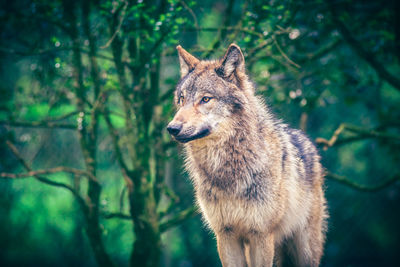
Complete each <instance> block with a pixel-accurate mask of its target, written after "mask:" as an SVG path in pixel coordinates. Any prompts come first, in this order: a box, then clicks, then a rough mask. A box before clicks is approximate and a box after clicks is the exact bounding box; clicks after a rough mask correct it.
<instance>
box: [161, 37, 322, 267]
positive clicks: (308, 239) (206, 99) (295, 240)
mask: <svg viewBox="0 0 400 267" xmlns="http://www.w3.org/2000/svg"><path fill="white" fill-rule="evenodd" d="M177 49H178V54H179V60H180V67H181V80H180V82H179V84H178V85H177V88H176V92H175V103H176V105H177V113H176V115H175V117H174V119H173V120H172V121H171V122H170V123H169V125H168V127H167V129H168V131H169V132H170V133H171V134H172V135H173V136H174V137H175V139H176V140H178V141H179V142H182V143H184V150H185V153H186V169H187V170H188V172H189V173H190V176H191V178H192V180H193V183H194V186H195V191H196V199H197V203H198V205H199V207H200V209H201V212H202V214H203V216H204V219H205V221H206V222H207V224H208V226H209V227H210V228H211V229H212V230H213V232H214V233H215V235H216V239H217V246H218V252H219V256H220V259H221V262H222V264H223V266H224V267H227V266H229V267H230V266H257V267H258V266H272V264H273V263H275V264H276V265H278V266H280V265H282V264H283V259H284V257H283V256H282V255H291V256H292V258H293V260H292V263H294V264H295V265H298V266H318V265H319V263H320V259H321V256H322V253H323V245H324V239H325V228H326V227H325V224H326V218H327V212H326V208H325V207H326V204H325V198H324V194H323V190H322V188H323V168H322V166H321V164H320V162H319V161H320V157H319V155H318V152H317V150H316V148H315V146H314V145H313V144H312V142H311V141H310V140H309V139H308V138H307V137H306V136H305V135H304V134H303V133H302V132H301V131H299V130H294V129H291V128H289V127H288V126H287V125H285V124H282V123H281V121H279V120H277V119H275V118H274V116H273V115H272V114H271V112H270V111H269V110H268V108H267V107H266V105H265V104H264V102H263V100H262V99H261V98H260V97H258V96H256V95H255V89H254V87H253V84H252V83H251V82H250V81H249V79H248V77H247V75H246V73H245V64H244V57H243V54H242V52H241V50H240V48H239V47H238V46H237V45H234V44H232V45H231V46H230V47H229V48H228V51H227V52H226V54H225V56H224V57H223V58H222V59H221V60H218V61H200V60H198V59H197V58H195V57H194V56H192V55H191V54H189V53H188V52H187V51H185V50H184V49H183V48H182V47H180V46H178V47H177ZM284 250H285V251H284Z"/></svg>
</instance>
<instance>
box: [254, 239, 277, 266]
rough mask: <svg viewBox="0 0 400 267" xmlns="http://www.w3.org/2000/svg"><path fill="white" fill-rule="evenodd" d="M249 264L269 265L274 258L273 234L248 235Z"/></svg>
mask: <svg viewBox="0 0 400 267" xmlns="http://www.w3.org/2000/svg"><path fill="white" fill-rule="evenodd" d="M249 243H250V244H249V245H250V266H251V267H261V266H262V267H270V266H272V263H273V259H274V249H275V246H274V236H273V235H272V234H268V235H264V234H261V233H260V234H254V235H251V237H249Z"/></svg>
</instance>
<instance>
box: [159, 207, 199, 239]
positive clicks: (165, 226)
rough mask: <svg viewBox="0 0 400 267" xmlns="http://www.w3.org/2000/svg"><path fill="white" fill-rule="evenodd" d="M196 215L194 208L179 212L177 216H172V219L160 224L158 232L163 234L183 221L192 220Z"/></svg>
mask: <svg viewBox="0 0 400 267" xmlns="http://www.w3.org/2000/svg"><path fill="white" fill-rule="evenodd" d="M197 214H198V211H197V208H196V207H190V208H188V209H185V210H183V211H181V212H179V213H178V214H176V215H175V216H173V217H172V218H170V219H169V220H167V221H165V222H163V223H161V224H160V232H161V233H163V232H165V231H167V230H169V229H171V228H172V227H175V226H177V225H179V224H181V223H182V222H183V221H185V220H187V219H190V218H193V217H194V216H196V215H197Z"/></svg>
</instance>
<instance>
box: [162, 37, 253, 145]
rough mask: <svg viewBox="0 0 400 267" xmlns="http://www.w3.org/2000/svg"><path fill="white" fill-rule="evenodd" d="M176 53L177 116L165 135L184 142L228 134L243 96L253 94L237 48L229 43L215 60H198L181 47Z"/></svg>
mask: <svg viewBox="0 0 400 267" xmlns="http://www.w3.org/2000/svg"><path fill="white" fill-rule="evenodd" d="M177 50H178V54H179V62H180V72H181V80H180V81H179V83H178V85H177V87H176V91H175V104H176V106H177V113H176V114H175V117H174V119H173V120H172V121H171V122H170V123H169V124H168V126H167V130H168V132H169V133H170V134H171V135H173V136H174V137H175V139H176V140H178V141H179V142H182V143H186V142H189V141H192V140H197V139H200V138H205V137H207V138H211V137H214V138H218V136H219V133H222V132H225V134H226V132H227V131H231V130H232V129H231V128H232V123H230V119H231V118H232V117H233V116H235V115H238V114H240V113H241V112H242V110H243V106H244V105H245V104H246V102H247V101H248V97H247V96H248V95H249V94H253V92H252V86H250V85H249V84H250V83H249V81H248V78H247V76H246V73H245V66H244V57H243V54H242V51H241V50H240V48H239V46H237V45H235V44H231V45H230V46H229V48H228V50H227V52H226V54H225V56H224V57H223V58H222V59H221V60H218V61H201V60H198V59H197V58H195V57H194V56H193V55H191V54H189V53H188V52H187V51H186V50H184V49H183V48H182V47H181V46H178V47H177Z"/></svg>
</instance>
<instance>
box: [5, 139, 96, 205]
mask: <svg viewBox="0 0 400 267" xmlns="http://www.w3.org/2000/svg"><path fill="white" fill-rule="evenodd" d="M6 144H7V146H8V147H9V149H10V150H11V152H12V153H13V154H14V156H15V157H16V158H17V159H18V161H19V162H20V163H21V164H22V165H23V166H24V168H25V169H26V170H27V171H32V168H31V167H30V166H29V165H28V163H27V162H26V161H25V160H24V159H23V157H22V156H21V154H20V153H19V151H18V149H17V148H16V147H15V146H14V144H12V143H11V142H10V141H8V140H7V141H6ZM34 177H35V178H36V180H38V181H39V182H42V183H44V184H47V185H51V186H55V187H61V188H65V189H67V190H68V191H70V192H71V193H72V194H73V195H74V196H75V197H76V198H77V200H78V202H79V204H80V205H81V207H82V209H84V210H87V209H88V206H87V205H86V202H85V200H84V199H83V198H82V197H81V196H80V195H79V193H78V192H77V191H75V189H74V188H72V187H71V186H69V185H67V184H64V183H59V182H54V181H51V180H49V179H47V178H46V177H43V176H39V175H34Z"/></svg>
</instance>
